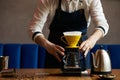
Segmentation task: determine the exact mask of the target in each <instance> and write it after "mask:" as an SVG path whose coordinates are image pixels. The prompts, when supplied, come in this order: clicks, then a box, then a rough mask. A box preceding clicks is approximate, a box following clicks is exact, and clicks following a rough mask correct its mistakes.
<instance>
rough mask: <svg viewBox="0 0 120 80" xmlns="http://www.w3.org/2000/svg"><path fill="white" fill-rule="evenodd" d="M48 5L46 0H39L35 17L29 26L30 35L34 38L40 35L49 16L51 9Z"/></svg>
mask: <svg viewBox="0 0 120 80" xmlns="http://www.w3.org/2000/svg"><path fill="white" fill-rule="evenodd" d="M45 1H46V0H45ZM46 5H47V2H44V0H39V3H38V6H37V8H36V10H35V12H34V15H33V18H32V20H31V21H30V24H29V27H28V28H29V35H30V37H31V38H32V39H34V37H36V36H38V34H41V33H42V29H43V27H44V25H45V22H46V20H47V16H48V14H49V9H48V7H46ZM47 6H48V5H47ZM34 33H35V34H34Z"/></svg>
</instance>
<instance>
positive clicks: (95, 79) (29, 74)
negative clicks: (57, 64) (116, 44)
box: [0, 69, 120, 80]
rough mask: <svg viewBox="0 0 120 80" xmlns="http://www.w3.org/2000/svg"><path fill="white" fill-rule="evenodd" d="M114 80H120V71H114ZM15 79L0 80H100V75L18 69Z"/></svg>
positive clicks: (53, 70)
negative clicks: (73, 74)
mask: <svg viewBox="0 0 120 80" xmlns="http://www.w3.org/2000/svg"><path fill="white" fill-rule="evenodd" d="M112 74H115V75H116V78H115V79H114V80H120V69H113V70H112ZM14 75H15V76H14V77H0V80H99V76H98V75H93V76H91V75H90V70H88V73H86V72H85V73H84V74H82V75H77V76H72V75H71V76H67V75H63V74H62V71H61V70H60V69H16V73H15V74H14Z"/></svg>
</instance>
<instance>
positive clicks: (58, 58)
mask: <svg viewBox="0 0 120 80" xmlns="http://www.w3.org/2000/svg"><path fill="white" fill-rule="evenodd" d="M54 56H55V58H56V59H57V60H58V61H59V62H61V58H60V56H59V53H58V52H56V53H55V55H54Z"/></svg>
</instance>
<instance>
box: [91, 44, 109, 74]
mask: <svg viewBox="0 0 120 80" xmlns="http://www.w3.org/2000/svg"><path fill="white" fill-rule="evenodd" d="M91 60H92V61H91V74H109V73H111V60H110V56H109V53H108V52H107V51H106V50H105V49H103V46H102V45H101V46H100V49H98V50H97V51H96V52H95V53H92V54H91Z"/></svg>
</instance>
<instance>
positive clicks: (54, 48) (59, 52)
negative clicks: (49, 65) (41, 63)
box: [45, 41, 65, 62]
mask: <svg viewBox="0 0 120 80" xmlns="http://www.w3.org/2000/svg"><path fill="white" fill-rule="evenodd" d="M45 49H46V50H47V51H48V53H50V54H51V55H53V56H54V57H55V58H56V59H57V60H58V61H59V62H61V58H60V56H64V51H65V49H64V48H63V47H61V46H59V45H56V44H54V43H51V42H49V41H48V42H47V44H46V47H45Z"/></svg>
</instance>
